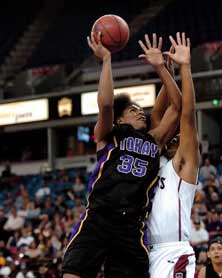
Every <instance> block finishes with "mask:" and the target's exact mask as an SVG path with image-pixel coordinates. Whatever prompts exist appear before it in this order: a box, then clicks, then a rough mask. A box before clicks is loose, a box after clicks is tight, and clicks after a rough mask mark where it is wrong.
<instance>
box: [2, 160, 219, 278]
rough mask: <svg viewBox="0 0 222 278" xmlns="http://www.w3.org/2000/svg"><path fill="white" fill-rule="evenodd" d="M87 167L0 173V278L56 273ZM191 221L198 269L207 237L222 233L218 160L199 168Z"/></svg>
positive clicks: (83, 198)
mask: <svg viewBox="0 0 222 278" xmlns="http://www.w3.org/2000/svg"><path fill="white" fill-rule="evenodd" d="M91 171H92V168H91V169H84V168H80V169H66V170H53V171H50V172H46V173H44V174H41V175H40V174H39V175H27V176H18V175H16V174H13V173H11V171H10V166H9V164H8V165H7V167H6V169H5V170H4V171H3V172H2V175H1V192H0V234H1V239H0V277H16V278H22V277H27V278H31V277H36V278H37V277H51V278H53V277H61V260H62V256H63V254H64V251H65V248H66V246H67V242H68V240H69V238H70V235H71V232H72V230H73V228H74V226H75V225H76V224H77V223H78V221H79V217H80V215H81V214H82V213H83V212H84V209H85V205H86V203H87V196H88V191H87V182H88V179H89V177H90V174H91ZM191 219H192V234H191V244H192V246H193V247H194V250H195V254H196V260H197V272H198V271H199V269H200V267H202V266H203V265H205V264H206V263H207V253H206V252H207V247H208V242H209V240H210V239H212V238H213V237H215V236H222V163H221V162H220V163H218V164H215V165H214V164H212V162H211V160H210V158H209V157H206V158H205V159H204V160H203V163H202V166H201V167H200V175H199V182H198V185H197V191H196V195H195V201H194V204H193V208H192V215H191ZM7 273H8V274H7ZM5 274H6V275H5ZM7 275H8V276H7Z"/></svg>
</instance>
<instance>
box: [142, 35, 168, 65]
mask: <svg viewBox="0 0 222 278" xmlns="http://www.w3.org/2000/svg"><path fill="white" fill-rule="evenodd" d="M144 37H145V44H144V43H143V42H142V41H141V40H140V41H139V45H140V46H141V48H142V49H143V51H144V54H141V55H139V58H145V59H146V61H147V62H148V63H149V64H151V65H152V66H153V67H158V66H162V65H164V63H165V61H164V58H163V55H162V52H161V48H162V43H163V39H162V37H160V38H159V39H158V43H157V35H156V33H154V34H153V44H151V42H150V39H149V36H148V35H147V34H145V36H144Z"/></svg>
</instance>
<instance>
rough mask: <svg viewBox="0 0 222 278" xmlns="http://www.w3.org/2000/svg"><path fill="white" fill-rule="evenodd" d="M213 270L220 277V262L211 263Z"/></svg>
mask: <svg viewBox="0 0 222 278" xmlns="http://www.w3.org/2000/svg"><path fill="white" fill-rule="evenodd" d="M213 267H214V270H215V271H216V272H217V274H218V275H219V277H222V264H221V263H220V264H215V263H214V264H213Z"/></svg>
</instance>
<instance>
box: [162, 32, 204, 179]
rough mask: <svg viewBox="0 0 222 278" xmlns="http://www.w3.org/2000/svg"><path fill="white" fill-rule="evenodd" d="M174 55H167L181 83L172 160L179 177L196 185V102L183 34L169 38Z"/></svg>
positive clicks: (197, 144)
mask: <svg viewBox="0 0 222 278" xmlns="http://www.w3.org/2000/svg"><path fill="white" fill-rule="evenodd" d="M170 41H171V43H172V44H173V46H174V48H175V50H176V52H175V54H171V53H167V55H169V56H170V58H171V59H173V60H174V61H175V62H176V63H178V64H179V66H180V74H181V81H182V111H181V117H180V143H179V147H178V150H177V152H176V155H175V157H174V159H173V163H174V167H175V169H176V171H177V172H178V174H179V175H180V177H181V178H182V179H184V180H186V181H187V182H190V183H192V184H195V183H196V179H197V174H198V169H199V163H200V153H199V140H198V132H197V125H196V101H195V91H194V85H193V79H192V74H191V62H190V61H191V56H190V40H189V39H188V38H187V39H186V37H185V33H182V36H180V33H177V41H175V40H174V39H173V38H172V37H171V36H170Z"/></svg>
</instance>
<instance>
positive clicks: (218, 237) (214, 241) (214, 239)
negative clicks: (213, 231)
mask: <svg viewBox="0 0 222 278" xmlns="http://www.w3.org/2000/svg"><path fill="white" fill-rule="evenodd" d="M214 243H219V244H221V245H222V237H220V236H216V237H214V238H212V239H211V240H210V242H209V244H208V251H209V250H210V246H211V245H212V244H214Z"/></svg>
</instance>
